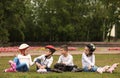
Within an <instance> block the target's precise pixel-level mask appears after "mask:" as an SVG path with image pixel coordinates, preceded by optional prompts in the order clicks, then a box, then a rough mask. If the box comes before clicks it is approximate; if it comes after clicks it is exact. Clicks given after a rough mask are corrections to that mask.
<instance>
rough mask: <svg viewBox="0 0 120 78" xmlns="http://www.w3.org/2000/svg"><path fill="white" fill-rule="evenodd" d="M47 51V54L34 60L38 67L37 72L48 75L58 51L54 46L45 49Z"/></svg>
mask: <svg viewBox="0 0 120 78" xmlns="http://www.w3.org/2000/svg"><path fill="white" fill-rule="evenodd" d="M45 49H46V53H45V54H43V55H41V56H39V57H36V58H35V59H34V63H35V64H36V66H37V72H39V73H46V72H49V71H51V69H50V67H51V65H52V63H53V57H52V55H53V53H54V52H55V51H56V49H55V48H54V46H52V45H48V46H46V47H45Z"/></svg>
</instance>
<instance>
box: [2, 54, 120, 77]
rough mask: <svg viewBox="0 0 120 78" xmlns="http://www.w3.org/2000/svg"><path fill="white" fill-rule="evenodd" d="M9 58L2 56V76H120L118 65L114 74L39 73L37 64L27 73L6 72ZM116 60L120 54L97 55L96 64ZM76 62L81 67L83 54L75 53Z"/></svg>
mask: <svg viewBox="0 0 120 78" xmlns="http://www.w3.org/2000/svg"><path fill="white" fill-rule="evenodd" d="M34 57H35V56H34ZM34 57H33V58H34ZM9 59H13V57H0V78H120V66H118V68H117V69H116V70H115V72H114V73H113V74H109V73H104V74H98V73H96V72H79V73H72V72H65V73H49V74H39V73H36V71H35V65H34V66H32V67H31V69H30V71H29V72H26V73H20V72H17V73H4V72H3V70H4V69H5V68H8V67H9V64H8V60H9ZM57 59H58V56H54V63H53V64H55V63H56V62H57ZM115 62H120V54H114V55H110V54H105V55H96V65H98V66H104V65H111V64H113V63H115ZM74 63H75V64H76V65H78V66H79V67H81V55H74ZM52 67H53V65H52Z"/></svg>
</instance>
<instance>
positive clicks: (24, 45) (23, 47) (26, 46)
mask: <svg viewBox="0 0 120 78" xmlns="http://www.w3.org/2000/svg"><path fill="white" fill-rule="evenodd" d="M28 47H29V45H28V44H25V43H23V44H21V45H20V46H19V49H20V50H22V49H26V48H28Z"/></svg>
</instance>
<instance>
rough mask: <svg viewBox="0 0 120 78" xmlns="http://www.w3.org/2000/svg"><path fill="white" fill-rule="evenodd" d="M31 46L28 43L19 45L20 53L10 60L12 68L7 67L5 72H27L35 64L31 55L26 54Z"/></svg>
mask: <svg viewBox="0 0 120 78" xmlns="http://www.w3.org/2000/svg"><path fill="white" fill-rule="evenodd" d="M27 48H29V45H28V44H21V45H20V46H19V51H20V54H18V55H17V57H15V58H14V60H13V61H12V60H10V61H9V64H10V65H11V67H10V68H8V69H5V72H16V71H18V72H27V71H28V70H29V68H30V65H32V64H33V62H32V59H31V55H30V54H26V52H25V51H26V49H27Z"/></svg>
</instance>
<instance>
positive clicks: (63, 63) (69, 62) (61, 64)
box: [54, 45, 74, 71]
mask: <svg viewBox="0 0 120 78" xmlns="http://www.w3.org/2000/svg"><path fill="white" fill-rule="evenodd" d="M60 51H61V56H60V57H59V60H58V62H57V64H55V65H54V68H55V69H59V70H61V71H72V70H73V67H74V63H73V56H72V55H71V54H69V53H68V46H67V45H63V46H61V47H60Z"/></svg>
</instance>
